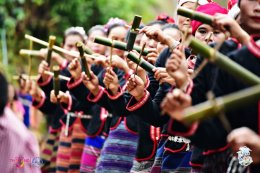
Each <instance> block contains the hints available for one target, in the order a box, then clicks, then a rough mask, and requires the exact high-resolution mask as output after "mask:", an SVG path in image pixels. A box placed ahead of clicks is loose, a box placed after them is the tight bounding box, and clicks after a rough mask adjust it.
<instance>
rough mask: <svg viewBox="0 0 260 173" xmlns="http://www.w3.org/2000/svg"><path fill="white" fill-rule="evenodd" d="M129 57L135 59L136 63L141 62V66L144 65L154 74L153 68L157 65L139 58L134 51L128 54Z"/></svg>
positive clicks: (143, 66)
mask: <svg viewBox="0 0 260 173" xmlns="http://www.w3.org/2000/svg"><path fill="white" fill-rule="evenodd" d="M127 58H128V59H130V60H131V61H133V62H134V63H136V64H139V66H140V67H142V68H143V69H144V70H146V71H147V72H149V73H152V74H154V72H153V69H155V66H153V65H152V64H150V63H149V62H147V61H145V60H144V59H140V60H139V58H138V57H137V56H136V55H135V54H134V53H131V52H130V53H129V54H128V55H127Z"/></svg>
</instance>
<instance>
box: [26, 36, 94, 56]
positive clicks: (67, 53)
mask: <svg viewBox="0 0 260 173" xmlns="http://www.w3.org/2000/svg"><path fill="white" fill-rule="evenodd" d="M25 38H26V39H28V40H31V41H33V42H36V43H38V44H41V45H43V46H48V45H49V44H48V43H47V42H45V41H43V40H40V39H38V38H36V37H33V36H30V35H27V34H25ZM52 49H53V50H55V51H58V52H60V53H64V54H66V55H69V56H72V57H75V58H79V57H80V55H79V52H75V51H68V50H66V49H63V48H61V47H58V46H55V45H53V47H52ZM22 50H23V49H22ZM84 52H85V55H92V54H93V51H92V50H91V49H90V48H88V47H87V46H85V45H84ZM22 53H24V54H30V53H31V54H32V55H33V56H38V55H37V54H38V53H36V52H34V53H35V55H34V53H33V52H27V51H25V52H22ZM92 58H94V57H92Z"/></svg>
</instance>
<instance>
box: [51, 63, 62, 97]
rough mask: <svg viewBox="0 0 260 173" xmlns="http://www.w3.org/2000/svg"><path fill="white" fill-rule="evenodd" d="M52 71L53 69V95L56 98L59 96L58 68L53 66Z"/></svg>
mask: <svg viewBox="0 0 260 173" xmlns="http://www.w3.org/2000/svg"><path fill="white" fill-rule="evenodd" d="M52 69H53V73H54V77H53V88H54V94H55V96H56V97H57V96H58V95H59V91H60V79H59V74H60V67H59V66H57V65H55V66H53V68H52Z"/></svg>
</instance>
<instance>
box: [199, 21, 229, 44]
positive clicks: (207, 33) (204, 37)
mask: <svg viewBox="0 0 260 173" xmlns="http://www.w3.org/2000/svg"><path fill="white" fill-rule="evenodd" d="M195 38H197V39H199V40H200V41H202V42H204V43H206V44H209V43H212V42H220V41H222V40H223V39H224V38H225V34H224V33H223V32H220V31H219V30H214V29H213V28H212V27H211V26H209V25H206V24H202V25H200V26H199V27H198V29H197V30H196V32H195Z"/></svg>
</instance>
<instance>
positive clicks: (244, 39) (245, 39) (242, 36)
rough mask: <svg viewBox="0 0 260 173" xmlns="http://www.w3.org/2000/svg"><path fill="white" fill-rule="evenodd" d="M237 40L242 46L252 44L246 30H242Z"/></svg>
mask: <svg viewBox="0 0 260 173" xmlns="http://www.w3.org/2000/svg"><path fill="white" fill-rule="evenodd" d="M237 40H238V41H239V43H241V44H242V45H246V44H248V43H249V42H250V36H249V35H248V34H247V33H246V32H245V31H244V30H242V32H240V34H239V35H238V37H237Z"/></svg>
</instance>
